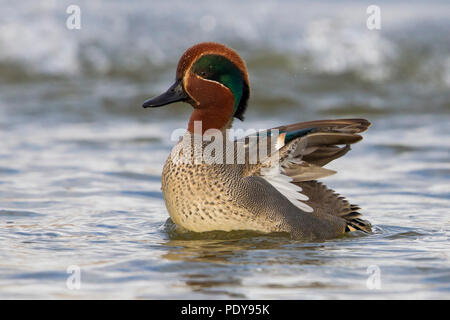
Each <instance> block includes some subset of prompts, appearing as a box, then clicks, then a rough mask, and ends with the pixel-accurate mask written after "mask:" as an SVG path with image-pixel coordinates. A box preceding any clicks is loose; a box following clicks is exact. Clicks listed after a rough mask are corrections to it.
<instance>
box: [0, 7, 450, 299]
mask: <svg viewBox="0 0 450 320" xmlns="http://www.w3.org/2000/svg"><path fill="white" fill-rule="evenodd" d="M4 2H6V1H0V5H1V7H2V11H1V12H0V138H1V140H0V242H1V244H2V245H1V248H0V298H6V299H17V298H50V299H61V298H70V299H72V298H74V299H80V298H107V299H116V298H120V299H122V298H132V299H134V298H151V299H153V298H164V299H172V298H194V299H213V298H226V299H228V298H250V299H252V298H253V299H269V298H270V299H324V298H329V299H369V298H370V299H372V298H373V299H394V298H402V299H417V298H425V299H436V298H437V299H449V298H450V242H449V235H450V218H449V209H450V126H449V124H450V112H449V111H450V90H449V88H450V55H449V52H450V42H449V41H448V37H446V35H447V34H449V31H450V23H449V20H448V16H449V14H450V5H449V4H448V3H447V2H445V1H434V2H431V4H429V3H427V4H422V3H420V2H410V1H409V2H406V1H405V2H402V1H380V2H379V5H380V7H381V12H382V29H381V30H379V31H369V30H367V28H366V27H365V19H366V17H367V14H366V13H365V10H366V8H367V6H368V5H369V4H371V3H365V2H352V1H346V2H343V3H340V4H336V3H334V2H324V1H320V2H314V4H311V3H309V2H301V1H285V2H282V3H281V4H278V3H276V2H270V1H245V2H243V1H228V2H223V3H220V4H214V5H212V4H211V2H209V1H198V2H196V5H194V6H192V5H188V4H187V3H186V4H185V3H184V2H183V1H176V2H175V3H173V2H171V3H165V2H163V1H151V2H149V1H134V2H132V3H129V2H128V1H115V2H111V1H106V0H105V1H76V3H77V4H78V5H79V6H80V8H81V12H82V27H81V29H80V30H67V29H66V26H65V19H66V18H67V16H68V15H67V14H66V13H65V9H66V8H67V6H68V5H69V4H73V1H41V2H39V3H38V2H32V1H24V2H15V3H13V4H10V3H8V6H6V5H5V3H4ZM204 40H215V41H220V42H224V43H226V44H228V45H230V46H233V47H234V48H235V49H236V50H237V51H238V52H239V53H241V54H242V56H243V57H244V59H245V60H246V61H247V63H248V68H249V70H250V80H251V87H252V92H251V100H250V106H249V110H248V113H247V115H246V121H245V122H239V121H236V122H235V126H236V127H239V128H244V129H247V128H257V129H264V128H270V127H274V126H277V125H281V124H287V123H292V122H296V121H308V120H313V119H325V118H339V117H365V118H367V119H369V120H370V121H371V122H372V127H371V128H370V129H369V130H368V131H367V132H366V133H364V140H363V141H362V142H361V143H358V144H356V145H355V146H354V147H353V148H352V149H353V150H352V151H351V152H349V153H348V154H347V155H346V156H345V157H344V158H341V159H338V160H336V161H333V162H332V163H330V164H329V165H328V166H327V167H328V168H330V169H333V170H337V171H338V174H336V175H334V176H331V177H328V178H325V179H323V182H324V183H326V184H327V185H328V186H330V187H331V188H333V189H335V190H336V191H337V192H339V193H340V194H342V195H344V196H346V197H347V198H348V199H349V200H350V201H351V202H352V203H356V204H358V205H359V206H361V208H362V210H361V212H362V213H363V214H364V217H365V218H366V219H368V220H369V221H371V222H372V224H373V225H374V233H373V234H371V235H363V234H359V233H355V234H351V235H348V236H345V237H342V238H339V239H335V240H329V241H324V242H314V243H305V242H299V241H294V240H290V239H288V238H284V237H277V236H271V235H268V236H255V235H251V234H247V233H232V234H222V233H213V234H210V235H207V236H204V235H193V234H190V235H186V236H181V235H176V234H173V233H171V232H170V230H169V229H170V228H168V227H167V226H166V225H165V221H166V219H167V217H168V214H167V210H166V208H165V205H164V201H163V196H162V193H161V190H160V187H161V183H160V178H161V170H162V166H163V164H164V161H165V160H166V158H167V156H168V154H169V152H170V150H171V147H172V146H173V144H174V142H173V141H171V140H170V133H171V132H172V131H173V130H174V129H176V128H185V127H186V122H187V118H188V116H189V112H190V107H189V106H188V105H183V104H178V105H173V106H169V107H167V108H160V109H154V110H143V109H142V108H141V107H140V106H141V104H142V102H143V101H144V99H145V98H148V97H150V96H152V95H154V94H157V93H159V92H161V91H162V90H164V89H165V88H166V87H167V86H168V85H170V83H171V81H172V79H173V77H174V70H175V67H176V63H177V60H178V57H179V56H180V55H181V53H182V52H183V51H184V49H185V48H187V47H189V46H190V45H192V44H194V43H196V42H199V41H204ZM70 266H77V267H78V268H79V270H80V284H81V287H80V288H79V289H77V288H72V287H71V286H70V285H68V284H67V280H68V279H69V277H70V276H71V274H70V273H68V272H67V270H68V268H69V267H70ZM373 270H375V273H373V272H374V271H373ZM371 281H375V282H371ZM374 283H376V284H378V285H375V286H374V285H373V284H374Z"/></svg>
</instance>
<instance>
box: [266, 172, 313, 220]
mask: <svg viewBox="0 0 450 320" xmlns="http://www.w3.org/2000/svg"><path fill="white" fill-rule="evenodd" d="M261 176H262V177H263V178H264V179H265V180H266V181H267V182H269V183H270V184H271V185H272V186H273V187H274V188H275V189H277V190H278V191H279V192H280V193H281V194H282V195H283V196H285V197H286V198H287V199H288V200H289V201H290V202H292V204H294V205H295V206H296V207H298V208H299V209H301V210H303V211H305V212H313V211H314V210H313V208H311V207H310V206H308V205H307V204H306V203H304V202H301V201H307V200H309V198H308V197H307V196H306V195H304V194H302V193H300V192H301V191H302V188H301V187H299V186H297V185H295V184H293V183H291V181H293V179H292V178H290V177H288V176H286V175H284V174H282V173H281V172H280V171H279V169H278V168H270V169H262V170H261Z"/></svg>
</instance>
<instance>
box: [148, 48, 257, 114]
mask: <svg viewBox="0 0 450 320" xmlns="http://www.w3.org/2000/svg"><path fill="white" fill-rule="evenodd" d="M248 98H249V81H248V74H247V68H246V66H245V63H244V61H243V60H242V59H241V57H239V55H238V54H237V53H236V51H234V50H233V49H230V48H228V47H226V46H224V45H222V44H219V43H215V42H204V43H199V44H197V45H195V46H193V47H191V48H189V49H187V50H186V51H185V52H184V54H183V55H182V56H181V58H180V61H179V63H178V67H177V73H176V79H175V83H174V84H173V85H172V86H171V87H170V88H169V89H168V90H167V91H166V92H165V93H163V94H161V95H159V96H157V97H155V98H152V99H149V100H147V101H145V102H144V104H143V107H144V108H147V107H160V106H163V105H167V104H170V103H174V102H177V101H184V102H187V103H189V104H191V105H192V106H193V107H194V109H199V110H201V109H208V108H214V110H215V112H223V113H226V114H227V116H230V117H231V116H232V117H235V118H238V119H240V120H243V116H244V112H245V109H246V107H247V101H248ZM221 106H223V109H221Z"/></svg>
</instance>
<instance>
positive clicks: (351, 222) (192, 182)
mask: <svg viewBox="0 0 450 320" xmlns="http://www.w3.org/2000/svg"><path fill="white" fill-rule="evenodd" d="M249 93H250V90H249V79H248V73H247V68H246V65H245V63H244V61H243V60H242V59H241V58H240V56H239V55H238V54H237V53H236V52H235V51H234V50H233V49H230V48H228V47H226V46H224V45H222V44H219V43H214V42H206V43H200V44H197V45H195V46H193V47H191V48H189V49H188V50H186V52H184V54H183V55H182V57H181V59H180V61H179V63H178V67H177V71H176V80H175V83H174V84H173V85H172V86H171V87H170V88H169V89H168V90H167V91H166V92H165V93H163V94H161V95H160V96H157V97H155V98H152V99H149V100H147V101H145V102H144V104H143V107H145V108H147V107H160V106H163V105H167V104H170V103H174V102H177V101H184V102H187V103H189V104H190V105H191V106H192V107H193V108H194V110H193V112H192V115H191V117H190V120H189V123H188V128H187V131H186V134H185V135H184V136H183V137H182V138H181V139H180V141H179V142H178V144H177V145H176V146H175V147H174V149H173V151H172V153H171V156H169V159H168V160H167V161H166V163H165V166H164V169H163V173H162V191H163V193H164V200H165V203H166V207H167V209H168V211H169V215H170V217H171V219H172V221H173V222H174V223H175V224H176V225H177V226H179V227H181V228H180V229H185V230H189V231H194V232H205V231H214V230H221V231H232V230H252V231H257V232H262V233H271V232H282V233H288V234H290V236H291V237H292V238H294V239H301V240H324V239H330V238H334V237H337V236H339V235H342V234H344V233H346V232H350V231H355V230H361V231H363V232H371V225H370V223H369V222H367V221H365V220H363V219H361V214H360V213H359V212H358V210H359V209H360V208H359V207H358V206H356V205H352V204H350V203H349V202H348V201H347V200H345V199H344V198H343V197H341V196H339V195H338V194H336V193H335V192H334V191H332V190H331V189H328V188H327V187H326V186H325V185H323V184H322V183H321V182H318V181H317V179H320V178H323V177H325V176H328V175H330V174H333V173H335V171H332V170H328V169H325V168H323V166H324V165H325V164H327V163H328V162H330V161H332V160H334V159H337V158H339V157H341V156H343V155H345V154H346V153H347V152H348V151H349V150H350V145H351V144H353V143H356V142H358V141H360V140H361V139H362V137H361V136H360V135H359V133H361V132H363V131H365V130H367V128H368V127H369V126H370V123H369V122H368V121H367V120H365V119H339V120H319V121H310V122H302V123H295V124H291V125H283V126H280V127H277V128H273V129H272V130H273V132H278V135H276V136H275V135H273V137H276V138H275V139H272V134H271V133H266V136H268V137H269V140H274V141H275V140H276V141H275V144H273V143H272V142H271V143H272V145H274V146H275V147H274V148H273V149H272V152H271V153H269V154H268V155H267V156H266V157H261V156H259V158H258V161H256V163H255V162H251V161H249V152H250V151H249V150H250V148H249V145H250V143H249V137H247V138H244V139H238V140H234V142H233V143H234V144H235V146H237V144H239V143H243V144H244V146H245V150H246V154H245V157H244V161H243V162H239V161H237V158H238V156H237V153H236V149H237V148H234V149H231V151H230V149H229V148H228V147H227V148H225V149H223V152H224V153H225V154H224V155H222V156H223V158H222V159H225V158H227V160H229V158H231V159H232V162H231V163H230V162H229V161H225V163H223V162H220V161H217V162H212V163H211V162H208V163H206V161H203V160H202V159H201V160H199V159H198V154H196V151H195V147H194V148H187V149H182V148H180V146H182V145H184V146H186V145H191V146H193V145H195V142H194V141H196V140H195V139H196V138H195V137H196V134H195V133H196V131H195V130H196V124H197V123H200V124H201V129H200V130H201V131H200V132H199V133H200V136H201V137H203V135H205V136H207V135H208V132H210V131H211V130H214V129H215V130H216V131H217V130H219V131H220V132H222V133H223V134H224V137H226V138H225V139H229V137H228V136H227V131H228V129H230V128H231V125H232V122H233V118H238V119H240V120H243V115H244V112H245V110H246V108H247V101H248V99H249ZM268 132H272V131H268ZM206 141H212V139H205V141H203V140H201V146H202V147H205V148H207V145H208V142H206ZM186 143H187V144H186ZM180 150H188V151H180ZM193 150H194V151H193ZM227 152H228V155H227V154H226V153H227ZM251 152H255V151H251ZM184 153H186V154H184ZM230 153H232V154H231V156H230ZM183 154H184V157H185V158H184V159H185V160H186V159H188V161H175V159H178V160H180V158H179V157H180V156H182V155H183ZM186 156H187V157H186ZM227 156H230V157H227ZM220 157H221V156H219V158H220ZM241 159H242V158H241ZM198 160H199V161H198Z"/></svg>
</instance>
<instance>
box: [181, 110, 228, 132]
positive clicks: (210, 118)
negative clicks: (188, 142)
mask: <svg viewBox="0 0 450 320" xmlns="http://www.w3.org/2000/svg"><path fill="white" fill-rule="evenodd" d="M196 121H201V130H202V132H201V133H202V135H203V134H204V133H205V131H207V130H209V129H217V130H224V129H228V128H230V127H231V123H232V122H233V105H231V106H229V107H226V106H221V107H215V106H210V107H207V108H202V109H194V112H192V115H191V118H190V119H189V124H188V130H189V132H191V133H194V132H195V122H196ZM197 126H198V124H197ZM197 130H198V129H197ZM195 133H197V132H195Z"/></svg>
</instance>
